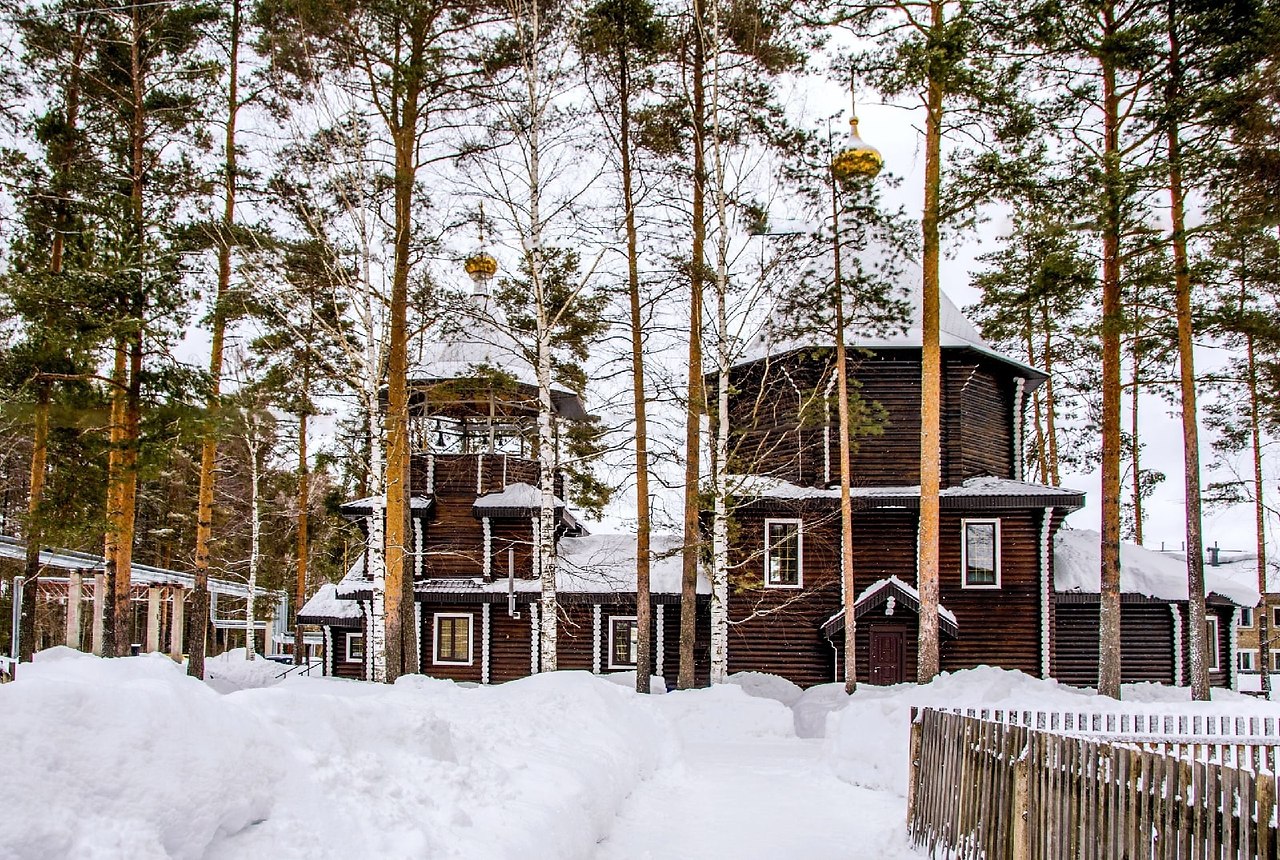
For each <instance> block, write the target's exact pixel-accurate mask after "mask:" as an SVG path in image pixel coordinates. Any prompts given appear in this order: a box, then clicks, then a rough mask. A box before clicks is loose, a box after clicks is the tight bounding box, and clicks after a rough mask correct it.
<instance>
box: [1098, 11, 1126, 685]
mask: <svg viewBox="0 0 1280 860" xmlns="http://www.w3.org/2000/svg"><path fill="white" fill-rule="evenodd" d="M1102 16H1103V28H1104V38H1103V41H1104V43H1106V42H1109V41H1110V40H1111V39H1113V38H1114V37H1115V35H1116V32H1117V29H1118V28H1117V26H1116V21H1115V6H1114V4H1112V3H1107V4H1106V5H1105V6H1104V7H1103V10H1102ZM1108 50H1109V49H1108ZM1098 60H1099V63H1100V65H1101V72H1102V106H1103V155H1102V171H1103V199H1104V204H1103V212H1102V219H1101V221H1102V534H1101V538H1100V540H1101V548H1100V549H1101V570H1100V579H1101V593H1100V595H1099V604H1098V692H1099V693H1101V694H1102V695H1104V696H1111V697H1112V698H1117V699H1118V698H1120V394H1121V392H1120V388H1121V385H1120V334H1121V332H1122V331H1123V329H1124V311H1123V308H1122V307H1121V303H1120V218H1121V176H1120V159H1121V157H1122V156H1121V153H1120V98H1119V96H1118V95H1117V92H1116V63H1115V58H1114V57H1112V56H1111V55H1110V54H1109V53H1107V51H1105V50H1104V51H1103V52H1101V53H1100V54H1099V56H1098Z"/></svg>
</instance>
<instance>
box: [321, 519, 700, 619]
mask: <svg viewBox="0 0 1280 860" xmlns="http://www.w3.org/2000/svg"><path fill="white" fill-rule="evenodd" d="M683 545H684V542H683V540H682V539H681V538H680V536H679V535H672V534H654V535H652V536H651V537H650V540H649V548H650V551H651V553H652V557H651V560H650V564H649V587H650V590H652V591H653V593H654V594H679V593H680V577H681V556H680V549H681V547H682V546H683ZM557 561H558V564H557V568H556V588H557V589H558V590H559V591H560V592H562V593H565V594H611V593H618V594H632V593H634V592H635V590H636V536H635V535H634V534H599V535H583V536H581V537H562V538H561V539H560V542H559V545H558V552H557ZM509 587H510V588H511V590H512V591H515V592H517V593H519V594H526V593H536V592H538V591H541V589H542V584H541V583H540V582H539V581H538V580H537V579H530V578H528V577H520V578H517V579H515V580H514V581H513V582H512V583H511V584H510V585H509V584H508V582H507V579H506V577H505V576H502V575H501V574H499V575H496V576H495V577H494V581H493V582H485V581H484V580H483V579H482V578H481V577H478V576H476V577H432V578H429V579H419V580H418V581H417V582H416V583H415V584H414V590H415V591H417V592H419V593H422V594H432V593H446V594H466V593H475V594H498V593H502V594H505V593H506V592H507V589H508V588H509ZM369 588H370V580H369V577H368V576H367V575H366V573H365V569H364V555H363V554H361V555H360V556H359V557H358V558H357V559H356V561H355V563H354V564H352V565H351V569H350V570H348V571H347V574H346V576H344V577H343V578H342V581H341V582H340V583H338V585H337V586H335V587H334V596H335V597H336V598H354V597H355V596H356V595H358V594H367V593H368V591H369ZM710 593H711V583H710V581H709V580H708V579H707V577H706V575H705V574H704V573H703V572H702V570H701V568H699V572H698V594H710ZM347 602H350V601H347Z"/></svg>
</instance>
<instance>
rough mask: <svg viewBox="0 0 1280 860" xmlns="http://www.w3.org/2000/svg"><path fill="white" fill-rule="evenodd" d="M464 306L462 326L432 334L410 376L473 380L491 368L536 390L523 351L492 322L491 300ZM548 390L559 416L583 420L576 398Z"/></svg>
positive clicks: (497, 315) (474, 299) (471, 299)
mask: <svg viewBox="0 0 1280 860" xmlns="http://www.w3.org/2000/svg"><path fill="white" fill-rule="evenodd" d="M465 302H466V303H467V304H466V305H465V308H466V310H465V311H464V314H465V317H466V323H465V324H464V325H462V326H453V327H450V328H449V329H448V330H445V331H438V332H436V333H435V336H434V337H432V338H430V339H429V340H428V342H427V343H425V344H424V345H423V348H422V356H421V359H420V360H419V361H418V363H417V367H415V369H414V374H415V375H416V376H418V377H425V378H428V379H442V380H443V379H467V378H469V377H472V376H475V375H476V371H477V369H479V368H493V369H496V370H499V371H501V372H502V373H504V374H506V375H508V376H510V377H512V378H513V379H515V381H516V382H518V383H520V384H521V385H528V386H533V387H535V388H536V387H537V385H538V376H537V374H536V373H535V372H534V370H533V367H532V366H531V365H530V364H529V359H528V357H527V353H526V351H525V350H524V349H523V348H522V347H521V346H520V344H519V343H517V342H516V340H515V339H514V338H513V337H512V336H511V334H510V332H508V331H507V330H506V329H505V328H504V327H503V326H501V325H495V324H494V323H493V322H492V320H495V319H496V320H501V319H502V314H501V311H499V310H498V309H497V308H495V307H494V305H493V300H492V299H490V298H489V297H487V296H475V295H473V296H468V297H467V298H466V299H465ZM551 390H552V395H553V399H554V400H555V403H556V407H557V409H558V410H559V411H560V412H561V413H563V414H565V415H567V417H570V418H574V419H584V418H585V417H586V410H585V409H584V408H583V406H582V401H581V400H580V399H579V398H578V396H577V395H576V394H574V393H573V392H572V391H570V390H568V389H567V388H565V387H563V386H560V385H555V384H553V385H552V388H551Z"/></svg>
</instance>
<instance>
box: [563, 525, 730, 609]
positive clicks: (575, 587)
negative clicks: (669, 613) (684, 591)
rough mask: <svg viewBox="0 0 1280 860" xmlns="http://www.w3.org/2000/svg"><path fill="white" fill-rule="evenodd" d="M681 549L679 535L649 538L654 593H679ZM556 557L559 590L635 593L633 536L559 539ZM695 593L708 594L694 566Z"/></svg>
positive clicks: (650, 574)
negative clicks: (696, 588) (696, 575)
mask: <svg viewBox="0 0 1280 860" xmlns="http://www.w3.org/2000/svg"><path fill="white" fill-rule="evenodd" d="M683 546H684V540H683V538H681V537H680V536H679V535H674V534H652V535H650V537H649V548H650V550H651V552H652V557H651V560H650V563H649V587H650V589H651V590H652V591H654V592H655V593H662V594H677V593H679V591H680V577H681V571H682V564H681V553H680V549H681V547H683ZM559 555H560V570H559V580H560V583H561V585H560V587H561V588H564V589H565V590H567V591H588V592H597V591H601V592H604V591H623V592H633V591H635V590H636V536H635V535H633V534H598V535H585V536H583V537H566V538H562V539H561V540H560V547H559ZM698 593H699V594H710V593H711V583H710V582H709V581H708V580H707V578H706V575H705V574H704V573H703V572H702V566H701V565H699V566H698Z"/></svg>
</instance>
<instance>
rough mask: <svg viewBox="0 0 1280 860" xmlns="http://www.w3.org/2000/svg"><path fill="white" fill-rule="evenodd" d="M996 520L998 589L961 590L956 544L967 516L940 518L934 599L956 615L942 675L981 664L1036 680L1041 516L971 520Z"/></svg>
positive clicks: (1024, 513) (1004, 514)
mask: <svg viewBox="0 0 1280 860" xmlns="http://www.w3.org/2000/svg"><path fill="white" fill-rule="evenodd" d="M968 516H969V517H973V518H980V519H988V518H990V517H992V516H998V517H999V519H1000V588H998V589H976V588H964V587H963V585H962V580H963V576H962V571H961V568H960V544H961V540H962V537H963V531H962V521H963V520H964V519H965V516H962V515H960V514H956V513H944V514H943V516H942V540H941V542H940V548H939V549H940V555H941V574H940V576H939V580H940V581H939V583H938V599H939V600H940V601H941V602H942V604H943V605H944V606H945V607H947V608H948V609H950V610H951V611H952V612H953V613H955V616H956V619H957V622H958V624H957V626H958V627H959V630H960V635H959V636H957V637H956V638H955V639H954V640H951V641H947V640H945V639H944V640H943V645H942V649H941V656H942V668H943V669H944V670H954V669H968V668H971V667H973V666H980V665H983V664H987V665H997V666H1002V667H1003V668H1005V669H1020V670H1022V671H1023V672H1027V673H1029V674H1031V675H1039V674H1040V599H1039V591H1040V521H1041V518H1042V516H1043V513H1042V511H1040V510H1035V509H1033V510H1021V511H1018V510H1005V511H998V512H981V513H973V514H969V515H968Z"/></svg>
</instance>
